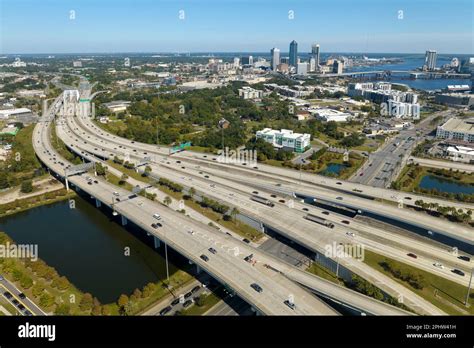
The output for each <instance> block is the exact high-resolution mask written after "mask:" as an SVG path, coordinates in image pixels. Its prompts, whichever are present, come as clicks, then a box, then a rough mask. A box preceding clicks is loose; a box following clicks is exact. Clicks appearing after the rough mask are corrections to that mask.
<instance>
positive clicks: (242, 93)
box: [239, 86, 263, 99]
mask: <svg viewBox="0 0 474 348" xmlns="http://www.w3.org/2000/svg"><path fill="white" fill-rule="evenodd" d="M239 97H240V98H242V99H261V98H262V97H263V91H261V90H259V89H253V88H251V87H248V86H245V87H242V88H240V89H239Z"/></svg>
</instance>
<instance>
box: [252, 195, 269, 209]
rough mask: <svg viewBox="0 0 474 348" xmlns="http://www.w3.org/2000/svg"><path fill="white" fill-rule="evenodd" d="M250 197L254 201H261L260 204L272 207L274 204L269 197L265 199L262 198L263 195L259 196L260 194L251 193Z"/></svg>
mask: <svg viewBox="0 0 474 348" xmlns="http://www.w3.org/2000/svg"><path fill="white" fill-rule="evenodd" d="M250 199H251V200H252V201H255V202H258V203H261V204H265V205H267V206H269V207H274V206H275V204H274V203H273V202H272V201H270V200H269V199H266V198H263V197H260V196H257V195H252V196H251V197H250Z"/></svg>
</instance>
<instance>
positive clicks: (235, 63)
mask: <svg viewBox="0 0 474 348" xmlns="http://www.w3.org/2000/svg"><path fill="white" fill-rule="evenodd" d="M239 66H240V58H238V57H235V58H234V67H235V68H238V67H239Z"/></svg>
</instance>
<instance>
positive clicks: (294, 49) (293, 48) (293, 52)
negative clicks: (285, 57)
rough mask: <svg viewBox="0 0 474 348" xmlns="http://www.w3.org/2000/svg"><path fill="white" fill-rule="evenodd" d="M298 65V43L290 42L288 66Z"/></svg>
mask: <svg viewBox="0 0 474 348" xmlns="http://www.w3.org/2000/svg"><path fill="white" fill-rule="evenodd" d="M297 63H298V43H297V42H296V41H295V40H293V41H291V42H290V65H292V66H296V64H297Z"/></svg>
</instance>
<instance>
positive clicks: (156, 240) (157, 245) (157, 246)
mask: <svg viewBox="0 0 474 348" xmlns="http://www.w3.org/2000/svg"><path fill="white" fill-rule="evenodd" d="M153 242H154V245H155V249H158V248H159V247H160V244H161V243H160V240H159V239H158V238H157V237H155V236H153Z"/></svg>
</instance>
